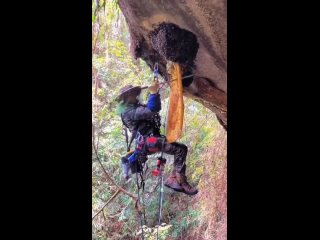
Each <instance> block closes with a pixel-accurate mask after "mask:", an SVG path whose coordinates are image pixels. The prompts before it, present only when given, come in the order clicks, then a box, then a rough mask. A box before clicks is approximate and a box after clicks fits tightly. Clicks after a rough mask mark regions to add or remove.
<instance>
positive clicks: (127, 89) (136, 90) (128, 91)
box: [115, 85, 141, 102]
mask: <svg viewBox="0 0 320 240" xmlns="http://www.w3.org/2000/svg"><path fill="white" fill-rule="evenodd" d="M140 93H141V87H140V86H132V85H126V86H124V87H123V88H121V89H120V93H119V95H118V96H117V97H116V98H115V100H116V101H118V102H119V101H120V100H123V97H124V96H125V95H132V94H134V95H136V96H138V95H139V94H140Z"/></svg>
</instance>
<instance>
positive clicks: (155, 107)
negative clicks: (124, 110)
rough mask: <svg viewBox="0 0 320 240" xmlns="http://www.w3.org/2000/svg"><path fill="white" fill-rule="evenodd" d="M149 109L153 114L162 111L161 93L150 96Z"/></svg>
mask: <svg viewBox="0 0 320 240" xmlns="http://www.w3.org/2000/svg"><path fill="white" fill-rule="evenodd" d="M147 108H148V109H149V110H150V111H152V112H159V111H160V110H161V99H160V94H159V93H155V94H150V95H149V98H148V102H147Z"/></svg>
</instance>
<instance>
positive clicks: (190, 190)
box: [176, 173, 198, 195]
mask: <svg viewBox="0 0 320 240" xmlns="http://www.w3.org/2000/svg"><path fill="white" fill-rule="evenodd" d="M176 179H177V181H178V182H179V184H180V186H181V187H182V189H183V192H184V193H185V194H187V195H195V194H197V193H198V189H196V188H195V187H191V186H190V184H189V183H188V182H187V177H186V176H185V175H184V174H181V173H177V174H176Z"/></svg>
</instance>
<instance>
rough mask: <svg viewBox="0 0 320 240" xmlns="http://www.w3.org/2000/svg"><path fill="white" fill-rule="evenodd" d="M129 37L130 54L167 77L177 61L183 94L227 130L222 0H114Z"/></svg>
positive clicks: (224, 7) (225, 28)
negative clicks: (214, 116)
mask: <svg viewBox="0 0 320 240" xmlns="http://www.w3.org/2000/svg"><path fill="white" fill-rule="evenodd" d="M119 6H120V8H121V10H122V12H123V14H124V16H125V18H126V21H127V24H128V27H129V32H130V36H131V46H130V49H131V53H132V54H133V56H134V57H135V58H142V59H143V60H144V61H145V62H146V63H147V64H148V66H149V67H150V68H151V69H153V66H154V64H155V63H156V62H157V63H158V65H159V73H160V74H161V75H162V76H163V77H164V78H165V79H168V76H167V74H166V64H167V61H174V62H178V63H180V64H181V66H182V70H183V76H189V75H193V76H192V77H188V78H185V79H184V80H183V86H184V95H185V96H187V97H191V98H193V99H194V100H196V101H198V102H200V103H202V104H203V105H204V106H206V107H207V108H209V109H210V110H212V111H213V112H214V113H216V115H217V118H218V120H219V122H220V123H221V124H222V125H223V126H224V128H225V129H227V2H226V0H174V1H173V0H152V1H150V0H119Z"/></svg>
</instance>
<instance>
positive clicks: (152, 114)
mask: <svg viewBox="0 0 320 240" xmlns="http://www.w3.org/2000/svg"><path fill="white" fill-rule="evenodd" d="M148 90H149V92H150V95H149V97H148V101H147V104H146V105H144V104H142V103H140V101H139V96H140V93H141V87H139V86H132V85H127V86H125V87H123V88H121V90H120V93H119V95H118V96H117V98H116V100H117V102H118V103H119V105H118V113H119V114H120V115H121V119H122V121H123V124H124V125H125V126H126V127H127V128H128V129H129V131H130V132H131V133H132V134H133V136H135V137H136V138H137V136H138V135H139V136H143V138H144V139H146V138H147V137H148V136H158V137H160V125H161V122H160V115H159V111H160V110H161V100H160V94H159V83H155V84H153V85H152V86H150V87H149V88H148ZM119 109H120V110H119ZM161 150H162V151H163V152H164V153H167V154H170V155H174V164H173V165H174V169H173V171H172V173H171V175H170V176H169V177H168V179H167V180H166V181H165V184H164V185H165V186H166V187H168V188H171V189H173V190H175V191H177V192H183V193H185V194H187V195H195V194H197V193H198V190H197V189H196V188H195V187H192V186H191V185H190V184H189V183H188V182H187V177H186V175H185V173H186V158H187V152H188V148H187V146H186V145H184V144H182V143H178V142H173V143H168V142H166V141H164V142H163V145H162V147H161V149H159V151H161ZM147 151H148V150H147ZM147 154H150V152H148V153H147Z"/></svg>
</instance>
